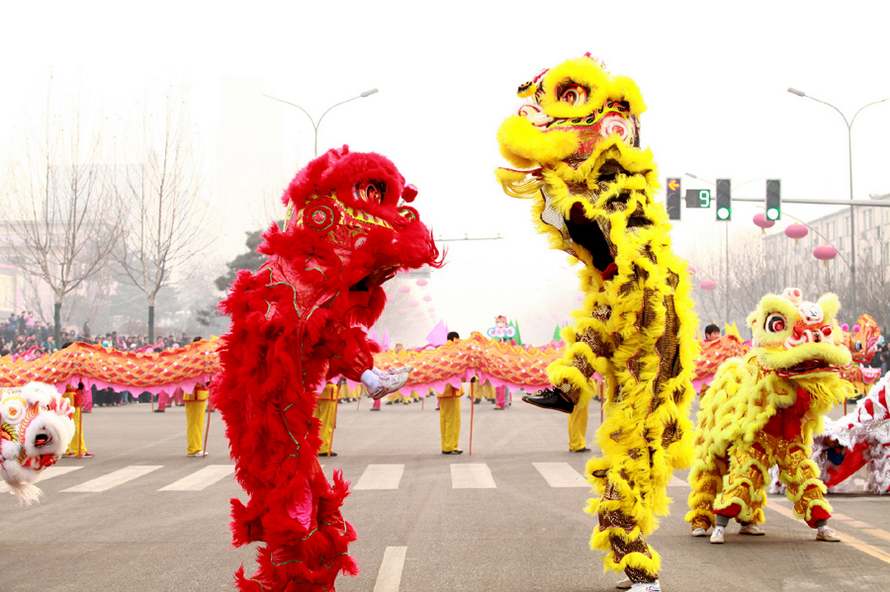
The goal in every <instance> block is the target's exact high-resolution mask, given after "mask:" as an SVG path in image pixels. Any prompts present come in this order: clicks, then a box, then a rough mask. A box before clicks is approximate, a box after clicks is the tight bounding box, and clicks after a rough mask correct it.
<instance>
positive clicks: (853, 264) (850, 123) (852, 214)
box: [788, 88, 890, 315]
mask: <svg viewBox="0 0 890 592" xmlns="http://www.w3.org/2000/svg"><path fill="white" fill-rule="evenodd" d="M788 92H790V93H791V94H793V95H795V96H798V97H803V98H805V99H810V100H811V101H816V102H817V103H822V104H823V105H826V106H828V107H831V108H832V109H834V110H835V111H836V112H837V114H838V115H840V116H841V119H843V120H844V124H845V125H846V126H847V161H848V165H849V169H848V170H849V181H850V201H853V124H854V123H856V118H857V117H858V116H859V114H860V113H862V111H863V110H864V109H865V108H866V107H871V106H872V105H877V104H879V103H883V102H885V101H887V100H890V97H886V98H883V99H879V100H877V101H872V102H871V103H866V104H865V105H863V106H861V107H859V109H857V110H856V112H855V113H854V114H853V117H851V118H849V119H848V118H847V116H846V115H844V112H843V111H841V110H840V109H838V108H837V107H836V106H834V105H832V104H831V103H829V102H828V101H823V100H822V99H817V98H816V97H812V96H810V95H808V94H806V93H805V92H803V91H802V90H798V89H796V88H789V89H788ZM850 298H851V301H852V303H853V307H852V309H851V310H852V311H853V314H854V315H855V314H856V311H857V305H856V210H855V209H854V208H853V205H852V204H851V205H850Z"/></svg>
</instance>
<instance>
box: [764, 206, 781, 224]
mask: <svg viewBox="0 0 890 592" xmlns="http://www.w3.org/2000/svg"><path fill="white" fill-rule="evenodd" d="M781 215H782V213H781V212H780V211H779V208H767V209H766V219H767V220H772V221H773V222H775V221H776V220H778V219H779V218H780V217H781Z"/></svg>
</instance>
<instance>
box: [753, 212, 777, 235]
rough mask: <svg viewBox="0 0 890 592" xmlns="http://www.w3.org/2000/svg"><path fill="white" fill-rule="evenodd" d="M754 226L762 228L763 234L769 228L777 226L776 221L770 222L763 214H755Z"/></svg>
mask: <svg viewBox="0 0 890 592" xmlns="http://www.w3.org/2000/svg"><path fill="white" fill-rule="evenodd" d="M754 225H755V226H757V227H758V228H760V230H762V231H763V232H766V229H767V228H772V227H773V226H775V225H776V221H775V220H769V219H768V218H767V217H766V216H764V215H763V214H754Z"/></svg>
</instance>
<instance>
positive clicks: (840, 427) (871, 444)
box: [813, 373, 890, 495]
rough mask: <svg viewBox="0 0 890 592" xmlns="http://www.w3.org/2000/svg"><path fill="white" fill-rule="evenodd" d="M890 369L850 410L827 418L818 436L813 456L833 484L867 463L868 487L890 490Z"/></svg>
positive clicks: (876, 491)
mask: <svg viewBox="0 0 890 592" xmlns="http://www.w3.org/2000/svg"><path fill="white" fill-rule="evenodd" d="M888 387H890V373H888V374H886V375H884V377H883V378H881V380H879V381H878V383H877V384H875V385H874V386H872V388H871V390H870V391H869V393H868V396H866V397H865V398H863V399H860V400H859V402H858V403H856V407H855V408H854V409H853V410H852V411H850V413H848V414H846V415H845V416H843V417H841V418H839V419H837V420H834V421H832V420H826V421H825V431H824V432H823V433H822V434H821V435H820V436H818V437H817V438H816V441H815V445H814V446H813V459H814V460H815V461H816V464H818V465H819V468H820V469H821V470H822V479H823V480H824V481H825V483H826V485H828V486H829V487H832V486H835V485H838V484H840V483H842V482H843V481H844V480H846V479H847V478H849V477H850V476H851V475H853V474H854V473H855V472H856V471H858V470H859V469H860V468H862V467H863V466H865V467H867V468H868V485H867V487H868V491H869V492H870V493H874V494H876V495H886V494H890V408H888V403H890V401H888V399H890V393H888V392H887V391H888Z"/></svg>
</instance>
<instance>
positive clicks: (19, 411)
mask: <svg viewBox="0 0 890 592" xmlns="http://www.w3.org/2000/svg"><path fill="white" fill-rule="evenodd" d="M0 415H2V418H3V421H5V422H7V423H10V424H13V425H15V424H18V423H19V422H20V421H22V418H23V417H24V415H25V404H24V402H23V401H21V400H19V399H9V400H7V401H4V402H3V404H2V405H0Z"/></svg>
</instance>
